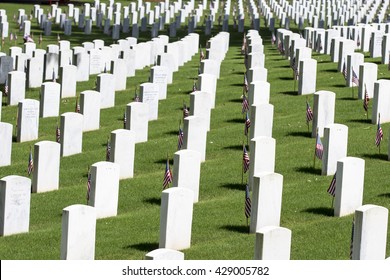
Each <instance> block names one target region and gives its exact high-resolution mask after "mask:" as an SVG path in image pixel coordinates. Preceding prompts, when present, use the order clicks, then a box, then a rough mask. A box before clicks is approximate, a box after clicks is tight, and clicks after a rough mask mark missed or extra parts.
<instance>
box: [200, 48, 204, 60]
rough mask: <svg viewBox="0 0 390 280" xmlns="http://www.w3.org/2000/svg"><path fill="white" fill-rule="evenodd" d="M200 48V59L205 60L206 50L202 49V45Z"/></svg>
mask: <svg viewBox="0 0 390 280" xmlns="http://www.w3.org/2000/svg"><path fill="white" fill-rule="evenodd" d="M199 49H200V52H199V60H203V59H205V55H204V52H203V49H202V46H201V45H199Z"/></svg>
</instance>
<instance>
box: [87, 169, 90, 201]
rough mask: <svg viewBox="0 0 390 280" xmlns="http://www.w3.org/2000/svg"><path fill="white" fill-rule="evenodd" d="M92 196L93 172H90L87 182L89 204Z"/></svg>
mask: <svg viewBox="0 0 390 280" xmlns="http://www.w3.org/2000/svg"><path fill="white" fill-rule="evenodd" d="M90 195H91V172H90V171H89V170H88V180H87V204H88V202H89V198H90Z"/></svg>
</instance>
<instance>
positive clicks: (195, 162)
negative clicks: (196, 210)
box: [172, 150, 200, 203]
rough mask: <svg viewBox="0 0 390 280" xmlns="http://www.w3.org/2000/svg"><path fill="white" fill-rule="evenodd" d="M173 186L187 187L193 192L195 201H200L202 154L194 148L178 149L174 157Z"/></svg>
mask: <svg viewBox="0 0 390 280" xmlns="http://www.w3.org/2000/svg"><path fill="white" fill-rule="evenodd" d="M173 174H175V176H173V184H172V187H179V188H187V189H189V190H191V191H192V192H193V194H194V195H193V198H194V203H196V202H198V201H199V183H200V154H199V152H196V151H192V150H181V151H177V152H176V153H175V155H174V157H173Z"/></svg>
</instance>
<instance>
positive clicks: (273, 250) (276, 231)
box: [255, 226, 291, 260]
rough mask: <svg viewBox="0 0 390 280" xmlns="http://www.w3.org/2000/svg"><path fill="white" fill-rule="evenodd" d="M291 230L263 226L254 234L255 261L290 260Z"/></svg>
mask: <svg viewBox="0 0 390 280" xmlns="http://www.w3.org/2000/svg"><path fill="white" fill-rule="evenodd" d="M290 251H291V230H289V229H287V228H283V227H277V226H265V227H262V228H260V229H259V230H258V231H257V232H256V243H255V260H290Z"/></svg>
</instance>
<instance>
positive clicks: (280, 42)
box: [278, 40, 284, 55]
mask: <svg viewBox="0 0 390 280" xmlns="http://www.w3.org/2000/svg"><path fill="white" fill-rule="evenodd" d="M278 50H279V52H280V54H282V55H283V54H284V46H283V41H282V40H280V41H279V44H278Z"/></svg>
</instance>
